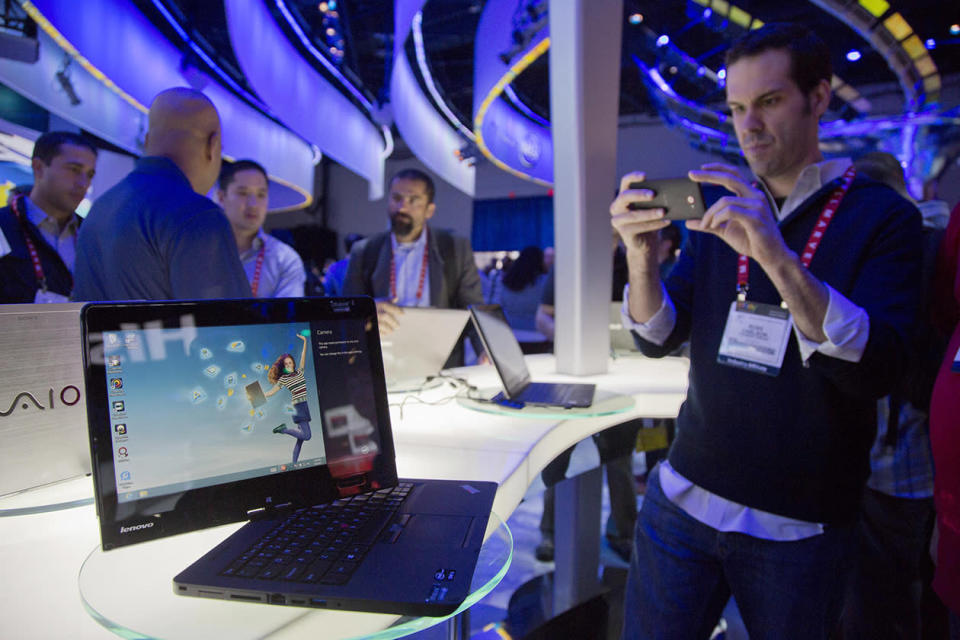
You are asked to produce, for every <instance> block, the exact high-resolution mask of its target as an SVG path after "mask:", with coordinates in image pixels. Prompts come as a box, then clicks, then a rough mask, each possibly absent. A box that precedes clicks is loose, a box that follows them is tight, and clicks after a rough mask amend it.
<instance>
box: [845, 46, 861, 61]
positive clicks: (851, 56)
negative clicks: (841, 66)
mask: <svg viewBox="0 0 960 640" xmlns="http://www.w3.org/2000/svg"><path fill="white" fill-rule="evenodd" d="M860 57H861V55H860V52H859V51H857V50H856V49H850V51H847V60H849V61H850V62H856V61H857V60H859V59H860Z"/></svg>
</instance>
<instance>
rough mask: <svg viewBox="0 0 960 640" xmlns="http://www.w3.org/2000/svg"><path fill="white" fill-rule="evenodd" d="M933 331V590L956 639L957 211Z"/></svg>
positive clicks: (959, 442)
mask: <svg viewBox="0 0 960 640" xmlns="http://www.w3.org/2000/svg"><path fill="white" fill-rule="evenodd" d="M931 305H932V307H933V313H932V318H933V322H934V326H935V327H937V329H938V330H939V331H941V332H942V333H944V335H949V336H950V341H949V342H948V343H947V349H946V351H945V352H944V354H943V360H942V362H941V364H940V369H939V371H938V372H937V378H936V382H935V383H934V386H933V395H932V397H931V398H930V445H931V447H932V449H933V464H934V468H935V469H936V475H935V476H934V484H933V501H934V506H935V507H936V512H937V527H936V533H935V534H934V544H933V545H932V547H933V549H934V552H935V558H934V563H935V564H936V569H935V572H934V577H933V589H934V591H936V592H937V595H939V596H940V599H941V600H943V603H944V604H945V605H947V608H948V609H949V610H950V638H951V640H958V639H960V205H957V206H956V207H955V208H954V209H953V211H952V212H951V213H950V222H949V224H948V225H947V231H946V234H945V235H944V238H943V243H942V244H941V245H940V251H939V253H938V254H937V263H936V270H935V275H934V281H933V290H932V292H931Z"/></svg>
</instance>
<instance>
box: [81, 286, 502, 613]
mask: <svg viewBox="0 0 960 640" xmlns="http://www.w3.org/2000/svg"><path fill="white" fill-rule="evenodd" d="M376 318H377V314H376V309H375V307H374V303H373V301H372V300H371V299H369V298H314V299H308V298H304V299H288V300H220V301H210V302H167V303H128V304H92V305H88V306H86V307H84V309H83V312H82V324H83V344H84V368H85V378H86V380H85V382H86V388H87V410H88V422H89V430H90V446H91V451H92V455H93V470H94V472H93V476H94V483H95V488H96V503H97V512H98V515H99V518H100V533H101V540H102V546H103V549H104V550H105V551H107V550H110V549H113V548H116V547H119V546H123V545H129V544H133V543H138V542H144V541H147V540H152V539H155V538H159V537H163V536H169V535H173V534H178V533H184V532H188V531H195V530H198V529H204V528H208V527H212V526H215V525H220V524H224V523H229V522H238V521H243V520H249V522H248V523H247V524H246V525H245V526H243V527H242V528H240V529H239V530H238V531H237V532H236V533H234V534H233V535H232V536H230V537H229V538H228V539H227V540H226V541H224V542H223V543H222V544H220V545H218V546H217V547H216V548H214V549H213V550H211V551H210V552H208V553H207V554H206V555H204V556H203V557H202V558H200V559H199V560H197V561H196V562H195V563H194V564H192V565H191V566H190V567H187V568H186V569H184V570H183V571H181V572H180V573H179V575H177V576H176V577H175V578H174V591H175V592H176V593H178V594H182V595H190V596H203V597H210V598H220V599H227V600H239V601H250V602H264V603H271V604H285V605H294V606H305V607H319V608H331V609H350V610H361V611H371V612H382V613H396V614H401V615H412V616H420V615H427V616H440V615H447V614H449V613H452V612H453V611H454V610H455V609H456V608H457V606H459V604H460V603H461V602H462V601H463V600H464V599H465V598H466V596H467V595H468V593H469V588H470V582H471V578H472V576H473V571H474V567H475V565H476V561H477V556H478V554H479V551H480V546H481V543H482V541H483V537H484V532H485V530H486V527H487V519H488V516H489V514H490V508H491V506H492V503H493V498H494V494H495V492H496V484H495V483H490V482H475V481H463V482H459V481H441V480H398V478H397V471H396V461H395V455H394V444H393V437H392V433H391V427H390V416H389V409H388V406H387V392H386V387H385V383H384V373H383V364H382V358H381V353H380V342H379V333H378V330H377V323H376V322H377V321H376ZM158 561H162V560H160V559H158ZM174 569H175V568H171V575H172V573H173V570H174Z"/></svg>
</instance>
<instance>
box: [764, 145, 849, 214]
mask: <svg viewBox="0 0 960 640" xmlns="http://www.w3.org/2000/svg"><path fill="white" fill-rule="evenodd" d="M851 164H852V161H851V160H850V158H831V159H829V160H821V161H820V162H815V163H813V164H811V165H807V166H806V167H804V169H803V171H801V172H800V176H799V177H798V178H797V184H795V185H794V187H793V191H791V192H790V195H789V196H787V199H786V200H785V201H784V203H783V206H782V207H780V208H779V210H778V209H777V207H776V202H775V199H774V197H773V194H771V193H770V190H769V189H768V188H767V185H766V183H764V181H763V179H762V178H760V179H758V182H759V183H760V185H761V187H762V189H763V192H764V193H765V194H766V196H767V199H768V200H769V201H770V205H771V208H772V209H773V211H774V213H775V214H776V216H777V220H783V219H784V218H786V217H787V216H788V215H790V214H791V213H792V212H793V210H794V209H796V208H797V207H798V206H800V204H802V203H803V201H804V200H806V199H807V198H809V197H810V196H812V195H813V194H814V193H816V192H817V191H818V190H820V189H821V188H822V187H823V185H825V184H827V183H828V182H830V181H831V180H836V179H837V178H839V177H840V176H842V175H843V172H844V171H846V170H847V168H848V167H849V166H850V165H851Z"/></svg>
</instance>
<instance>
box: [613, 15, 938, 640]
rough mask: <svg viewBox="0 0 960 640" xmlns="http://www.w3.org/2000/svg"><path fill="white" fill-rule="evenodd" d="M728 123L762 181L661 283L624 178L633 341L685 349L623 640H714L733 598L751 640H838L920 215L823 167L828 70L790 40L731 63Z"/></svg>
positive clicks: (915, 259) (622, 225)
mask: <svg viewBox="0 0 960 640" xmlns="http://www.w3.org/2000/svg"><path fill="white" fill-rule="evenodd" d="M726 68H727V105H728V106H729V108H730V112H731V116H730V118H731V121H732V123H733V126H734V130H735V132H736V134H737V139H738V141H739V143H740V148H741V149H742V150H743V153H744V156H745V158H746V160H747V163H748V164H749V166H750V169H751V170H752V172H753V174H754V176H755V179H753V178H747V179H744V178H743V177H741V176H740V173H739V171H738V170H737V169H736V168H734V167H729V166H726V165H721V164H708V165H705V166H704V167H702V168H701V170H699V171H691V172H690V174H689V177H690V178H691V179H693V180H695V181H698V182H708V183H714V184H718V185H722V186H723V187H725V188H726V189H728V190H729V191H730V192H731V195H728V196H725V197H723V198H720V199H719V200H718V201H717V202H716V203H715V204H713V205H712V206H711V207H710V208H709V209H708V210H707V211H706V214H705V215H704V217H703V219H702V220H698V221H692V222H688V223H687V228H688V229H690V230H691V233H690V234H689V238H688V240H687V242H686V244H685V245H684V248H683V250H682V251H681V253H680V257H679V259H678V260H677V264H676V265H675V266H674V268H673V270H672V271H671V272H670V275H669V276H668V277H667V279H666V281H665V283H664V284H661V281H660V269H659V264H658V262H657V252H656V247H657V243H656V238H657V233H656V231H657V230H659V229H661V228H663V227H665V226H666V225H667V224H669V222H668V221H667V220H665V219H664V211H663V210H662V209H638V208H637V205H638V204H640V206H643V205H642V204H641V203H643V202H645V201H648V200H650V199H651V198H652V196H653V194H652V192H650V191H649V190H646V189H641V188H634V183H636V182H637V181H640V180H642V179H643V174H641V173H633V174H628V175H626V176H624V178H623V180H622V182H621V192H620V195H619V196H618V197H617V199H616V200H614V202H613V204H612V205H611V206H610V213H611V215H612V221H613V225H614V227H615V228H616V229H617V230H618V231H619V232H620V235H621V237H622V238H623V241H624V244H625V246H626V249H627V263H628V270H629V286H628V288H627V291H626V292H625V294H624V323H625V324H627V326H631V327H632V328H633V330H634V331H635V335H636V336H637V342H638V345H639V346H640V349H641V351H643V353H644V354H645V355H648V356H653V357H659V356H662V355H666V354H668V353H670V352H671V351H672V350H673V349H675V348H676V347H677V345H679V344H680V343H681V342H683V341H684V340H687V339H689V340H690V383H689V388H688V392H687V399H686V401H685V402H684V404H683V406H682V407H681V409H680V415H679V416H678V418H677V437H676V440H674V442H673V445H672V446H671V447H670V452H669V454H668V457H667V460H665V461H664V462H662V463H660V464H659V465H658V466H657V468H656V469H654V471H653V472H651V473H650V477H649V481H648V486H647V492H646V495H645V498H644V501H643V506H642V508H641V510H640V513H639V515H638V518H637V527H636V532H635V540H634V542H635V547H634V549H635V553H634V556H633V561H632V563H631V566H630V574H629V577H628V580H627V589H626V595H625V604H624V608H625V620H624V625H625V628H624V635H623V637H624V638H631V639H632V638H652V637H663V638H708V637H710V632H711V630H712V629H713V628H714V625H715V624H716V623H717V620H718V619H719V616H720V613H721V611H722V609H723V607H724V604H725V603H726V602H727V600H728V599H729V598H730V596H731V595H732V596H733V597H734V599H735V600H736V603H737V605H738V607H739V610H740V613H741V615H742V617H743V620H744V623H745V624H746V627H747V631H748V632H749V633H750V636H751V637H763V638H771V637H775V638H826V637H827V636H828V635H829V634H830V633H831V632H832V631H833V630H834V627H835V625H836V623H837V620H838V618H839V614H840V605H841V602H842V593H843V589H842V587H843V583H844V578H845V576H846V575H847V574H848V573H849V569H850V567H851V565H852V559H853V557H854V555H853V553H852V550H853V547H854V534H855V529H854V527H855V523H856V518H857V515H858V510H859V504H860V498H861V495H862V492H863V489H864V485H865V483H866V479H867V475H868V473H869V470H870V467H869V459H868V453H869V450H870V445H871V442H872V440H873V435H874V433H875V430H876V399H877V398H879V397H881V396H883V395H885V394H886V393H889V391H890V389H891V387H892V386H893V384H894V382H895V381H896V379H897V377H898V375H899V374H900V372H901V371H902V370H903V362H904V360H905V357H906V352H907V350H906V347H907V340H908V336H909V333H910V329H911V325H912V322H913V319H914V316H915V313H916V309H917V306H918V304H919V301H920V296H919V286H918V285H919V277H920V263H921V249H920V247H921V244H920V237H921V236H920V233H921V224H920V216H919V215H918V213H917V211H916V209H915V208H914V207H913V206H912V205H911V204H910V203H908V202H906V201H905V200H903V198H901V197H899V196H898V195H897V194H896V193H895V192H894V191H892V190H891V189H889V188H888V187H886V186H884V185H882V184H880V183H878V182H876V181H874V180H871V179H870V178H867V177H865V176H860V175H857V174H856V171H855V169H854V168H853V167H852V165H851V162H850V160H849V159H845V158H837V159H832V160H825V159H824V158H823V156H822V154H821V152H820V148H819V141H818V133H819V119H820V117H821V116H822V115H823V114H824V113H825V112H826V110H827V106H828V104H829V102H830V78H831V68H830V51H829V49H828V48H827V46H826V45H825V44H824V43H823V41H822V40H820V39H819V38H818V37H817V36H816V35H814V34H813V33H811V32H810V31H808V30H807V29H805V28H803V27H801V26H798V25H790V24H767V25H765V26H763V27H762V28H760V29H757V30H755V31H751V32H750V33H748V34H747V35H746V36H744V37H743V38H742V39H741V40H740V41H739V42H737V43H735V44H734V45H733V46H732V47H731V48H730V49H729V50H728V52H727V56H726Z"/></svg>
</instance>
